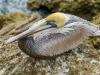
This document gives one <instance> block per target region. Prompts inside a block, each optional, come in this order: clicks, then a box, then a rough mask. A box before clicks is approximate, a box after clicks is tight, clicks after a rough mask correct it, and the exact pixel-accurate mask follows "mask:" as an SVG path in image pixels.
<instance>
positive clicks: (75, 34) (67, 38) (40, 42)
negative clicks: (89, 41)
mask: <svg viewBox="0 0 100 75" xmlns="http://www.w3.org/2000/svg"><path fill="white" fill-rule="evenodd" d="M88 36H100V30H99V29H98V28H97V27H96V26H95V24H93V23H90V22H89V21H87V20H84V19H82V18H80V17H77V16H74V15H71V14H64V13H61V12H57V13H53V14H51V15H49V16H47V17H46V18H44V19H42V20H40V21H38V22H36V23H34V24H33V25H32V26H31V27H30V28H29V29H28V30H26V31H24V32H22V33H20V34H18V35H16V36H14V37H12V38H10V39H8V40H7V41H6V43H11V42H13V41H16V40H18V45H19V48H20V49H21V50H22V51H24V52H25V53H26V54H28V55H29V56H32V57H42V56H43V57H52V56H56V55H60V54H62V53H64V52H67V51H68V50H70V49H73V48H75V47H77V46H78V45H80V44H81V43H82V42H83V41H84V40H85V39H86V38H87V37H88Z"/></svg>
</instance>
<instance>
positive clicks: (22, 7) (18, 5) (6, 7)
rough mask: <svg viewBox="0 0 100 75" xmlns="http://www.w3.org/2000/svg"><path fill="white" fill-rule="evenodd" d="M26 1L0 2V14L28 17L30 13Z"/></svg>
mask: <svg viewBox="0 0 100 75" xmlns="http://www.w3.org/2000/svg"><path fill="white" fill-rule="evenodd" d="M27 1H28V0H0V14H7V13H16V12H20V13H23V14H27V15H30V14H31V11H29V10H28V9H27Z"/></svg>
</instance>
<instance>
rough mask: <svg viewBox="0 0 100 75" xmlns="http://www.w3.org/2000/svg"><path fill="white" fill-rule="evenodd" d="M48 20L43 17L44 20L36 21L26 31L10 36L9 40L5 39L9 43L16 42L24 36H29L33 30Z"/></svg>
mask: <svg viewBox="0 0 100 75" xmlns="http://www.w3.org/2000/svg"><path fill="white" fill-rule="evenodd" d="M46 21H47V20H46V18H45V19H42V20H39V21H37V22H35V23H34V24H33V25H32V26H31V27H30V28H29V29H28V30H26V31H24V32H22V33H20V34H18V35H16V36H14V37H11V38H9V39H8V40H6V41H5V43H6V44H8V43H11V42H14V41H16V40H18V39H20V38H22V37H25V36H27V35H28V34H29V33H31V32H35V31H36V30H37V29H38V28H39V27H41V26H43V25H44V24H45V23H46Z"/></svg>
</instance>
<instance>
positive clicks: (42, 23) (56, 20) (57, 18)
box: [5, 12, 65, 44]
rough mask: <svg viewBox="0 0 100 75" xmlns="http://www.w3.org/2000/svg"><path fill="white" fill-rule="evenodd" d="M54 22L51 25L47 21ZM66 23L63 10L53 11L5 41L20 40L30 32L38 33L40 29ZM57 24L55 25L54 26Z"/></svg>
mask: <svg viewBox="0 0 100 75" xmlns="http://www.w3.org/2000/svg"><path fill="white" fill-rule="evenodd" d="M50 22H52V24H51V25H48V24H47V23H50ZM64 23H65V14H64V13H61V12H57V13H53V14H51V15H49V16H47V17H46V18H44V19H42V20H39V21H38V22H35V23H34V24H33V25H32V26H31V27H30V28H29V29H28V30H26V31H24V32H22V33H20V34H18V35H16V36H14V37H11V38H9V39H8V40H6V41H5V43H6V44H8V43H11V42H14V41H16V40H19V39H21V38H23V37H25V36H27V35H29V34H30V33H36V32H38V31H42V30H45V29H48V28H51V27H57V28H59V27H62V26H63V25H64ZM54 25H55V26H54Z"/></svg>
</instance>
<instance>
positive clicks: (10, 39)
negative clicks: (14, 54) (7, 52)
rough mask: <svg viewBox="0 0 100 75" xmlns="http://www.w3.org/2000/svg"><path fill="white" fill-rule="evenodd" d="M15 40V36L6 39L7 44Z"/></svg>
mask: <svg viewBox="0 0 100 75" xmlns="http://www.w3.org/2000/svg"><path fill="white" fill-rule="evenodd" d="M13 41H15V39H14V37H12V38H9V39H8V40H6V41H4V43H5V44H9V43H11V42H13Z"/></svg>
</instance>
